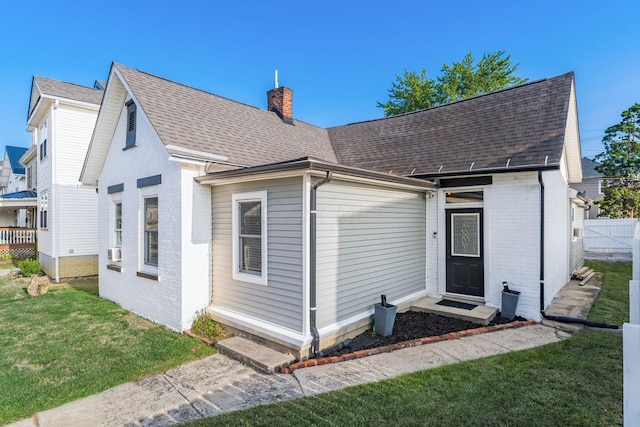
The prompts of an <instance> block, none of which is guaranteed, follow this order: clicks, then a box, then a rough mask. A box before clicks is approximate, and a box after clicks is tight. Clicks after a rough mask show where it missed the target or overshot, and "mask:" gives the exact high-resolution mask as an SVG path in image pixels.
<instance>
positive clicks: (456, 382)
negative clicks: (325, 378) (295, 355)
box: [188, 263, 631, 427]
mask: <svg viewBox="0 0 640 427" xmlns="http://www.w3.org/2000/svg"><path fill="white" fill-rule="evenodd" d="M589 265H590V266H591V267H592V268H595V269H596V270H597V271H600V272H603V273H604V283H603V294H602V297H601V298H600V300H599V301H598V303H597V304H596V306H595V307H594V308H593V310H592V316H590V318H593V320H598V321H606V322H612V323H617V324H622V322H623V321H624V319H626V318H627V317H628V312H629V303H628V281H629V279H630V278H631V264H630V263H589ZM625 295H626V297H625ZM622 399H623V393H622V335H621V334H619V333H615V332H600V331H590V330H584V331H581V332H577V333H575V334H574V336H573V337H571V338H569V339H567V340H565V341H562V342H559V343H555V344H550V345H546V346H543V347H538V348H535V349H531V350H526V351H520V352H514V353H508V354H503V355H499V356H493V357H488V358H485V359H478V360H472V361H469V362H463V363H459V364H455V365H449V366H445V367H441V368H436V369H431V370H427V371H423V372H417V373H413V374H408V375H404V376H401V377H398V378H394V379H391V380H387V381H381V382H378V383H372V384H366V385H361V386H356V387H350V388H346V389H343V390H339V391H335V392H330V393H325V394H321V395H318V396H313V397H306V398H302V399H297V400H294V401H289V402H284V403H279V404H273V405H267V406H259V407H255V408H252V409H249V410H246V411H241V412H234V413H229V414H223V415H220V416H217V417H214V418H208V419H205V420H202V421H198V422H194V423H191V424H188V425H189V426H192V427H193V426H211V425H232V426H235V425H238V426H270V425H274V424H278V425H291V426H293V425H296V426H297V425H323V426H324V425H332V426H343V425H345V426H346V425H349V426H352V425H356V426H369V425H399V426H536V427H537V426H615V425H622Z"/></svg>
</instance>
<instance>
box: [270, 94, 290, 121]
mask: <svg viewBox="0 0 640 427" xmlns="http://www.w3.org/2000/svg"><path fill="white" fill-rule="evenodd" d="M267 110H269V111H274V110H275V111H276V112H277V113H278V114H279V115H280V116H281V117H282V118H283V119H285V120H292V119H293V90H292V89H289V88H288V87H284V86H281V87H277V88H275V89H271V90H270V91H269V92H267Z"/></svg>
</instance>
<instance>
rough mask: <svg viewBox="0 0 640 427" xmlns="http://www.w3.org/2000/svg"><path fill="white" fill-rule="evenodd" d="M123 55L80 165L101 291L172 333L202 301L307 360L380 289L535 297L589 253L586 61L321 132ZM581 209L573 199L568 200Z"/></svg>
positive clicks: (527, 309) (529, 313) (273, 104)
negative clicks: (578, 70)
mask: <svg viewBox="0 0 640 427" xmlns="http://www.w3.org/2000/svg"><path fill="white" fill-rule="evenodd" d="M267 98H268V100H267V101H268V109H267V111H265V110H261V109H258V108H255V107H252V106H249V105H245V104H241V103H238V102H235V101H231V100H228V99H225V98H222V97H219V96H216V95H212V94H210V93H206V92H203V91H200V90H198V89H195V88H191V87H188V86H185V85H181V84H178V83H175V82H172V81H169V80H166V79H163V78H160V77H157V76H154V75H151V74H148V73H145V72H142V71H138V70H134V69H131V68H127V67H124V66H122V65H119V64H113V65H112V67H111V70H110V73H109V79H108V83H107V89H106V91H105V96H104V100H103V103H102V106H101V109H100V113H99V115H98V120H97V122H96V129H95V132H94V134H93V137H92V139H91V144H90V146H89V149H88V152H87V157H86V160H85V164H84V167H83V170H82V175H81V180H82V182H83V183H84V184H85V185H89V186H97V187H98V189H99V224H100V225H99V230H100V242H99V259H100V262H99V275H100V295H101V296H102V297H104V298H107V299H110V300H113V301H115V302H117V303H118V304H120V305H122V306H123V307H125V308H128V309H130V310H132V311H134V312H136V313H139V314H142V315H143V316H146V317H148V318H150V319H153V320H155V321H157V322H159V323H162V324H165V325H167V326H169V327H170V328H172V329H175V330H184V329H187V328H189V327H190V325H191V322H192V321H193V319H194V316H196V315H197V314H198V313H199V312H201V311H202V310H203V309H205V308H206V311H207V312H208V313H209V314H210V315H211V316H212V317H213V318H215V319H217V320H219V321H220V322H222V323H224V324H225V325H227V326H229V327H231V328H232V330H234V331H236V332H239V333H243V334H248V335H251V336H253V337H255V338H259V339H261V340H265V341H268V342H270V343H271V344H273V345H277V346H280V347H284V348H286V349H288V350H289V351H291V352H293V353H295V354H296V355H297V356H298V357H307V356H308V354H309V353H308V352H309V351H310V349H312V351H315V350H318V349H319V348H323V347H326V346H328V345H331V344H333V343H334V342H336V341H337V340H340V339H342V338H344V337H345V336H348V335H352V334H354V333H356V332H359V331H362V330H363V328H365V327H367V325H369V324H370V322H371V315H372V313H373V304H374V303H376V302H378V301H379V298H380V295H381V294H385V295H387V298H388V300H389V301H390V302H391V303H394V304H397V305H409V304H410V303H411V302H412V301H415V300H417V299H418V298H421V297H424V296H427V295H428V296H432V297H442V296H447V297H449V298H457V299H462V300H464V301H470V302H475V303H480V304H486V305H489V306H493V307H500V305H501V291H502V283H503V282H505V281H506V282H508V283H509V286H510V287H511V288H512V289H515V290H519V291H521V296H520V303H519V307H518V314H519V315H521V316H524V317H528V318H534V319H540V318H541V311H542V310H544V308H546V306H547V305H548V304H549V303H550V301H551V300H552V299H553V297H554V296H555V294H556V293H557V292H558V291H559V289H560V288H561V287H562V286H564V285H565V284H566V283H567V281H568V279H569V277H570V275H571V273H572V272H573V271H574V270H575V268H577V267H576V265H578V264H580V263H581V262H582V261H581V260H582V257H581V255H582V254H581V253H579V252H578V249H577V248H578V246H577V245H575V239H580V238H581V236H579V233H577V234H574V231H573V228H577V227H579V224H576V223H575V221H574V222H573V223H572V218H575V217H572V211H573V210H572V203H573V204H574V205H575V206H576V207H578V206H579V205H580V204H581V199H580V197H578V195H577V192H576V191H575V190H573V189H571V188H570V187H569V184H570V183H574V182H580V181H581V180H582V169H581V163H580V157H581V156H580V141H579V136H578V135H579V134H578V118H577V110H576V101H575V87H574V77H573V73H568V74H565V75H562V76H558V77H555V78H551V79H545V80H541V81H536V82H531V83H527V84H525V85H521V86H518V87H514V88H511V89H506V90H502V91H498V92H494V93H491V94H487V95H482V96H478V97H475V98H471V99H468V100H464V101H460V102H456V103H452V104H448V105H444V106H440V107H435V108H431V109H427V110H422V111H417V112H414V113H409V114H404V115H400V116H396V117H390V118H384V119H378V120H371V121H367V122H360V123H353V124H349V125H345V126H337V127H333V128H330V129H323V128H320V127H316V126H313V125H309V124H307V123H304V122H301V121H298V120H296V119H294V118H293V114H292V91H291V89H288V88H285V87H280V88H276V89H273V90H271V91H269V92H268V94H267ZM574 214H575V212H574Z"/></svg>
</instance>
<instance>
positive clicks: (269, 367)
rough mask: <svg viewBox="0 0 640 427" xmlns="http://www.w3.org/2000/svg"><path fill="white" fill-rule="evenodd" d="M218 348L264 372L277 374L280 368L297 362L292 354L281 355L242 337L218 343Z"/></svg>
mask: <svg viewBox="0 0 640 427" xmlns="http://www.w3.org/2000/svg"><path fill="white" fill-rule="evenodd" d="M216 348H217V349H218V351H220V353H222V354H225V355H227V356H229V357H231V358H232V359H236V360H239V361H241V362H243V363H246V364H247V365H250V366H253V367H254V368H258V369H260V370H262V371H264V372H276V370H277V369H278V368H280V367H282V366H287V365H289V364H290V363H291V362H293V361H294V360H295V357H293V356H292V355H291V354H284V353H280V352H279V351H276V350H273V349H271V348H269V347H265V346H263V345H261V344H258V343H255V342H253V341H250V340H248V339H246V338H242V337H231V338H228V339H226V340H222V341H218V342H217V343H216Z"/></svg>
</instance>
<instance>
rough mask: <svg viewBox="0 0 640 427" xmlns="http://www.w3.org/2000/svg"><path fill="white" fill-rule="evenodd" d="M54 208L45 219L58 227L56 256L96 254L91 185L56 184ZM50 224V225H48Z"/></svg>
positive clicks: (95, 213) (94, 197)
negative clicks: (57, 251) (55, 204)
mask: <svg viewBox="0 0 640 427" xmlns="http://www.w3.org/2000/svg"><path fill="white" fill-rule="evenodd" d="M56 190H57V193H58V198H57V202H58V209H56V211H55V212H51V213H50V214H49V215H50V217H49V221H54V222H55V226H57V227H58V230H59V234H58V239H59V241H58V248H59V255H60V256H61V257H64V256H78V255H95V254H97V253H98V195H97V194H96V190H95V189H94V188H82V187H78V186H76V185H56ZM52 225H53V224H52Z"/></svg>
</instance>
